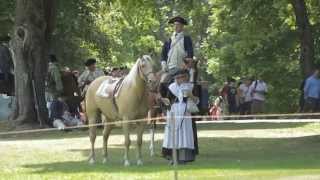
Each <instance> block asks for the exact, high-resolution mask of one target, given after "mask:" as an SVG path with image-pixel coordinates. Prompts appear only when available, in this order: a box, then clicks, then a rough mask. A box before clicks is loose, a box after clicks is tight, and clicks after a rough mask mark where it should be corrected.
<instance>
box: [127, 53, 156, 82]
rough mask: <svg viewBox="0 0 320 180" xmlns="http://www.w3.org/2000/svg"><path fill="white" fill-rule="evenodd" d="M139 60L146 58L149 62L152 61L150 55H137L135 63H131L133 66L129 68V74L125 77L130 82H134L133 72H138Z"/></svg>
mask: <svg viewBox="0 0 320 180" xmlns="http://www.w3.org/2000/svg"><path fill="white" fill-rule="evenodd" d="M141 60H147V61H149V62H151V61H152V58H151V56H150V55H143V56H141V57H139V58H138V59H137V60H136V63H135V64H134V65H133V67H132V68H131V70H130V72H129V74H128V75H127V76H126V79H128V80H129V81H131V82H135V79H133V78H135V74H137V73H139V72H138V71H139V67H138V66H139V63H140V61H141Z"/></svg>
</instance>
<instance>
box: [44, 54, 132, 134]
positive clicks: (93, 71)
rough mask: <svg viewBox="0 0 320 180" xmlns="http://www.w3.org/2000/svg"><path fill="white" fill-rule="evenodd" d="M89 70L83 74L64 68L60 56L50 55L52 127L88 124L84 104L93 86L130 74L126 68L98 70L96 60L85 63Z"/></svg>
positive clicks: (48, 96) (48, 82) (48, 88)
mask: <svg viewBox="0 0 320 180" xmlns="http://www.w3.org/2000/svg"><path fill="white" fill-rule="evenodd" d="M85 66H86V69H85V70H84V71H83V72H82V73H80V72H79V71H78V70H71V69H70V68H69V67H63V68H61V67H60V66H59V63H58V59H57V58H56V56H55V55H50V63H49V68H48V75H47V79H46V101H47V108H48V114H49V121H48V124H49V125H51V126H53V127H56V128H59V129H65V127H67V126H79V125H82V124H83V123H85V115H84V109H85V108H84V105H83V104H81V102H82V101H83V100H84V97H85V93H86V90H87V88H88V86H89V85H90V83H91V82H93V81H94V80H95V79H96V78H99V77H101V76H104V75H108V76H113V77H122V76H124V75H126V74H127V73H128V72H129V71H128V68H126V67H114V68H106V69H104V70H100V69H99V68H97V67H96V60H95V59H92V58H91V59H88V60H87V61H86V62H85Z"/></svg>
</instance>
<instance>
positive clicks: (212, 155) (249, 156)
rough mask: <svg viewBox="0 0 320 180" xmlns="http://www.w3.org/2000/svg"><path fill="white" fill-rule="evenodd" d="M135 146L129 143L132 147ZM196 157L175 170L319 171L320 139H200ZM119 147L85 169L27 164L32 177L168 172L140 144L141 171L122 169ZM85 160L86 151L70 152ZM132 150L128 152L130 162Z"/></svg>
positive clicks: (65, 164) (80, 164) (82, 166)
mask: <svg viewBox="0 0 320 180" xmlns="http://www.w3.org/2000/svg"><path fill="white" fill-rule="evenodd" d="M161 143H162V142H160V141H157V142H156V147H157V149H156V150H157V152H158V154H160V153H159V152H160V151H161V149H160V148H161ZM134 144H135V142H133V145H134ZM199 144H200V155H199V156H198V157H197V160H196V161H195V162H193V163H191V164H188V165H184V166H179V170H187V171H188V170H192V171H194V170H214V169H224V170H227V169H243V170H281V169H287V170H288V169H292V170H297V169H312V170H317V169H320V161H319V159H320V153H319V149H320V136H306V137H299V138H200V139H199ZM121 148H122V146H113V145H112V146H111V147H110V148H109V157H110V161H109V163H108V164H106V165H103V164H102V163H101V160H102V158H101V155H100V152H101V151H102V150H101V149H98V150H97V153H98V154H99V155H98V157H97V160H98V161H99V160H100V162H97V164H96V165H93V166H91V165H89V164H88V162H87V161H65V162H53V163H42V164H29V165H25V166H24V168H28V169H30V170H31V172H32V173H40V174H41V173H76V172H82V173H89V172H99V173H119V172H120V171H121V173H156V172H161V171H168V170H172V167H171V166H169V165H167V164H168V163H167V162H166V160H164V159H163V158H161V157H160V155H158V156H156V157H153V158H151V157H149V152H148V149H147V147H146V144H144V149H143V154H144V163H145V165H144V166H143V167H138V166H135V165H133V166H132V167H128V168H123V166H122V162H121V160H122V157H123V156H122V155H123V154H122V153H123V151H122V150H120V149H121ZM70 151H72V152H80V153H81V155H82V156H84V157H88V155H89V149H86V150H83V149H82V150H81V149H71V150H70ZM134 152H135V150H134V148H132V149H131V153H130V154H131V162H132V163H133V162H134V161H133V160H134V159H133V158H132V157H134V156H133V154H134Z"/></svg>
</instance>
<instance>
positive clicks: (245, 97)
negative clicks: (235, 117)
mask: <svg viewBox="0 0 320 180" xmlns="http://www.w3.org/2000/svg"><path fill="white" fill-rule="evenodd" d="M251 84H252V80H250V79H249V78H245V80H244V83H242V84H241V85H240V86H239V90H238V96H239V111H240V115H247V114H251V103H252V97H251V93H250V86H251Z"/></svg>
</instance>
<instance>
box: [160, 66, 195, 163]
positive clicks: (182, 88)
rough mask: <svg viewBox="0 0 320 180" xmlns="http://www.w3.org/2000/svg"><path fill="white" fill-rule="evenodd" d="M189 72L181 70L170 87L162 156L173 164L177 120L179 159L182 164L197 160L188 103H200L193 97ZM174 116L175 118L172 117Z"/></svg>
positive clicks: (176, 142) (176, 141)
mask: <svg viewBox="0 0 320 180" xmlns="http://www.w3.org/2000/svg"><path fill="white" fill-rule="evenodd" d="M188 78H189V74H188V70H180V71H178V72H177V73H176V74H175V82H173V83H172V84H170V86H169V92H168V93H169V95H168V97H169V100H170V103H171V109H169V110H168V112H167V123H166V126H165V133H164V141H163V146H162V147H163V148H162V155H163V156H164V157H165V158H166V159H168V160H170V161H171V163H172V149H173V142H172V141H173V138H172V135H173V121H172V119H173V118H174V119H175V144H176V149H177V158H178V162H179V163H180V164H184V163H186V162H191V161H194V160H195V144H194V135H193V129H192V118H191V117H190V116H191V113H190V112H189V110H188V108H187V104H189V103H187V101H188V100H190V101H194V102H195V103H198V101H199V100H198V99H197V97H194V96H193V95H192V90H193V84H192V83H189V82H188ZM172 116H174V117H172Z"/></svg>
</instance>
